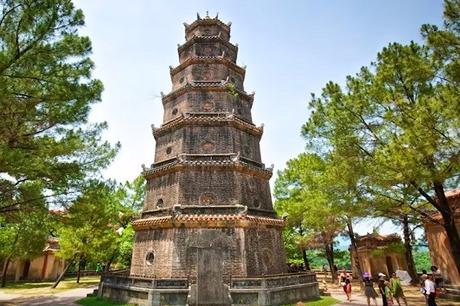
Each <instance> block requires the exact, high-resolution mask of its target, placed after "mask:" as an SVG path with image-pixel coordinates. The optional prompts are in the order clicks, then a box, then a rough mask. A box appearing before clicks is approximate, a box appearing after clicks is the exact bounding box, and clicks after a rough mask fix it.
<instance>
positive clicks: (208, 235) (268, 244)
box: [131, 228, 286, 283]
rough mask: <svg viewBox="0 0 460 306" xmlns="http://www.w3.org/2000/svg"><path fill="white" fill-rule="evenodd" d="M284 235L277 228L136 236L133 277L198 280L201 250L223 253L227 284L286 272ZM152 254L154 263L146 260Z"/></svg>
mask: <svg viewBox="0 0 460 306" xmlns="http://www.w3.org/2000/svg"><path fill="white" fill-rule="evenodd" d="M281 246H282V244H281V233H280V231H279V230H278V229H276V228H220V229H207V228H201V229H200V228H170V229H162V230H151V231H143V232H138V233H136V237H135V248H134V251H133V261H132V264H131V274H134V275H154V276H155V277H157V278H187V279H189V280H190V281H191V282H192V283H193V282H194V281H195V280H196V277H197V260H198V259H197V256H198V249H199V248H207V247H212V248H217V249H220V250H221V251H222V254H223V258H224V262H223V269H224V281H225V282H227V283H228V282H230V280H231V277H239V276H241V277H246V276H260V275H264V274H275V273H282V272H285V269H286V263H285V260H284V259H285V258H284V251H283V250H282V247H281ZM149 252H153V253H154V254H155V259H154V260H153V262H152V264H148V263H147V261H146V257H147V254H148V253H149Z"/></svg>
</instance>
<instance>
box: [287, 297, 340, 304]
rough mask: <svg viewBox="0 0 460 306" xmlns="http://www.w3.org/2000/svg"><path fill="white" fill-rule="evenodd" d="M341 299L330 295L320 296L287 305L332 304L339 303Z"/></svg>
mask: <svg viewBox="0 0 460 306" xmlns="http://www.w3.org/2000/svg"><path fill="white" fill-rule="evenodd" d="M339 302H340V301H338V300H336V299H334V298H333V297H330V296H320V297H319V298H317V299H313V300H309V301H306V302H299V303H297V304H291V305H286V306H331V305H335V304H337V303H339Z"/></svg>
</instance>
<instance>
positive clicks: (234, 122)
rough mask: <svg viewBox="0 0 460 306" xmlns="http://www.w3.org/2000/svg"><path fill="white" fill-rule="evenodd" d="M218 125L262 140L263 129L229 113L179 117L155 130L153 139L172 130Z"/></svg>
mask: <svg viewBox="0 0 460 306" xmlns="http://www.w3.org/2000/svg"><path fill="white" fill-rule="evenodd" d="M216 124H228V125H230V126H233V127H235V128H237V129H240V130H243V131H246V132H248V133H249V134H251V135H254V136H256V137H259V138H261V137H262V134H263V127H256V126H255V125H253V124H250V123H248V122H246V121H244V120H241V119H240V118H238V117H236V116H235V115H234V114H227V113H209V114H208V113H199V114H196V115H195V114H191V115H189V114H185V115H181V116H180V117H177V118H175V119H173V120H171V121H169V122H167V123H165V124H163V125H162V126H161V127H160V128H155V129H153V130H152V134H153V137H155V140H157V139H158V137H160V136H162V135H164V134H166V133H168V132H169V131H171V130H172V129H175V128H181V127H183V126H190V125H216Z"/></svg>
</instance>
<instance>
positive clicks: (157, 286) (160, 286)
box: [98, 273, 319, 306]
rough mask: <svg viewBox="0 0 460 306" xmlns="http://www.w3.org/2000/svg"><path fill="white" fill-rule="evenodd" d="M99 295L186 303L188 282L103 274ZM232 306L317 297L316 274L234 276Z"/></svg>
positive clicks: (130, 300) (131, 300) (266, 305)
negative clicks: (255, 276)
mask: <svg viewBox="0 0 460 306" xmlns="http://www.w3.org/2000/svg"><path fill="white" fill-rule="evenodd" d="M98 294H99V296H102V297H105V298H109V299H112V300H116V301H119V302H124V303H133V304H137V305H149V306H150V305H152V306H160V305H171V306H172V305H174V306H176V305H187V299H188V298H190V297H189V294H190V284H189V282H188V280H186V279H147V278H135V277H126V276H119V275H106V276H104V277H103V281H102V283H101V284H100V287H99V291H98ZM230 294H231V298H232V305H238V306H248V305H263V306H270V305H273V306H276V305H283V304H288V303H295V302H298V301H302V300H307V299H311V298H314V297H318V296H319V288H318V283H317V281H316V275H315V274H311V273H296V274H293V273H291V274H283V275H273V276H264V277H258V278H233V279H232V281H231V284H230Z"/></svg>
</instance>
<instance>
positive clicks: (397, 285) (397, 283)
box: [390, 273, 407, 306]
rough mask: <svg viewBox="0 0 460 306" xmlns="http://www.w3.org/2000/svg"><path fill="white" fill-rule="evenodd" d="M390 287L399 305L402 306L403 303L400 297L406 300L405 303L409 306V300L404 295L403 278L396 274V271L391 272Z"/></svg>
mask: <svg viewBox="0 0 460 306" xmlns="http://www.w3.org/2000/svg"><path fill="white" fill-rule="evenodd" d="M390 288H391V293H392V294H393V297H394V298H395V299H396V302H397V303H398V305H399V306H401V303H400V302H399V299H400V298H401V299H402V300H403V301H404V304H405V305H406V306H407V300H406V296H405V295H404V291H403V288H402V285H401V280H400V279H399V277H398V276H397V275H396V273H392V274H391V278H390Z"/></svg>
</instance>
